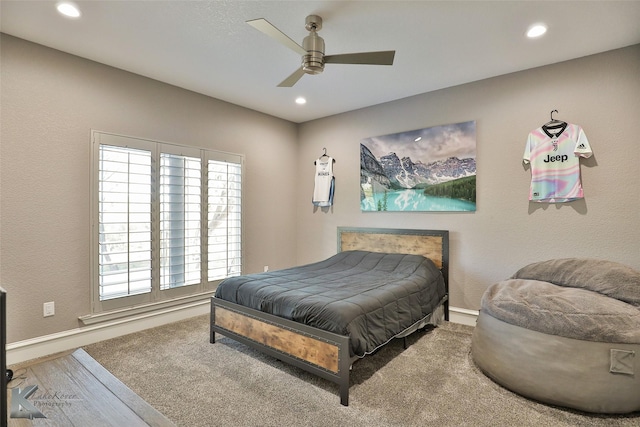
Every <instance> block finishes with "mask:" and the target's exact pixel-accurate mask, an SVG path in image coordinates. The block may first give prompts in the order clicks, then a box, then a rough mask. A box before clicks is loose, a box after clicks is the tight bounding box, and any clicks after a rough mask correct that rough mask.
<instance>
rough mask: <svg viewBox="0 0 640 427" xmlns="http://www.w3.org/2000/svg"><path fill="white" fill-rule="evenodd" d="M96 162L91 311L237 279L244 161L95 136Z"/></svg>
mask: <svg viewBox="0 0 640 427" xmlns="http://www.w3.org/2000/svg"><path fill="white" fill-rule="evenodd" d="M92 158H93V164H92V167H93V173H92V175H93V190H92V191H93V197H92V200H93V221H92V224H93V233H92V238H93V242H94V245H93V247H94V251H95V252H94V256H93V257H92V276H93V279H94V282H93V283H94V285H93V287H92V295H93V303H94V304H93V312H94V313H99V312H103V311H108V310H112V309H117V308H123V307H132V306H138V305H144V304H151V303H156V302H163V301H167V300H173V299H176V298H180V297H184V296H191V295H198V294H202V293H207V292H211V291H213V289H214V288H215V286H216V285H217V283H218V282H219V281H220V280H222V279H224V278H226V277H230V276H237V275H240V274H241V271H242V162H243V158H242V156H240V155H235V154H229V153H221V152H216V151H212V150H205V149H199V148H193V147H184V146H179V145H173V144H166V143H159V142H154V141H149V140H143V139H137V138H131V137H125V136H117V135H112V134H107V133H102V132H96V131H94V132H93V133H92Z"/></svg>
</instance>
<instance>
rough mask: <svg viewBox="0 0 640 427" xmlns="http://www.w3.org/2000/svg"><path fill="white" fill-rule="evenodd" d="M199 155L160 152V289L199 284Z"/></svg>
mask: <svg viewBox="0 0 640 427" xmlns="http://www.w3.org/2000/svg"><path fill="white" fill-rule="evenodd" d="M201 175H202V167H201V161H200V159H199V158H195V157H186V156H181V155H175V154H168V153H161V154H160V289H161V290H165V289H170V288H175V287H179V286H185V285H195V284H198V283H200V262H201V256H200V253H201V238H200V233H201V220H200V215H201V199H202V186H201Z"/></svg>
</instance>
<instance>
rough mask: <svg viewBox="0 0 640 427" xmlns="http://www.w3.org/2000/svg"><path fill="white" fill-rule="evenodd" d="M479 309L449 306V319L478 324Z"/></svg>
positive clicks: (471, 324) (465, 323) (467, 323)
mask: <svg viewBox="0 0 640 427" xmlns="http://www.w3.org/2000/svg"><path fill="white" fill-rule="evenodd" d="M478 315H479V312H478V310H468V309H466V308H458V307H449V321H450V322H453V323H461V324H463V325H468V326H473V327H475V326H476V320H478Z"/></svg>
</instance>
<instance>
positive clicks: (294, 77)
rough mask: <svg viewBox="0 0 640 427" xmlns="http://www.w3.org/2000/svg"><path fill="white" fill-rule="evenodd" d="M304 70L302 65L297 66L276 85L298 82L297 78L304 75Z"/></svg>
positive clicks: (286, 85) (281, 85) (284, 85)
mask: <svg viewBox="0 0 640 427" xmlns="http://www.w3.org/2000/svg"><path fill="white" fill-rule="evenodd" d="M304 74H305V73H304V70H303V69H302V67H300V68H298V69H297V70H295V71H294V72H293V74H291V75H290V76H289V77H287V78H286V79H284V80H283V81H282V83H280V84H279V85H278V87H292V86H293V85H294V84H296V83H298V80H300V78H302V76H304Z"/></svg>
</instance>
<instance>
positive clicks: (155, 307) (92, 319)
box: [78, 291, 214, 326]
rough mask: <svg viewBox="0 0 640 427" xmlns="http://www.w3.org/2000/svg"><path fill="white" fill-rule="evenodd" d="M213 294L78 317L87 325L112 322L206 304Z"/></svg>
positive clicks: (201, 294)
mask: <svg viewBox="0 0 640 427" xmlns="http://www.w3.org/2000/svg"><path fill="white" fill-rule="evenodd" d="M213 294H214V292H213V291H212V292H204V293H200V294H197V295H189V296H187V297H181V298H175V299H172V300H169V301H162V302H156V303H151V304H145V305H140V306H136V307H128V308H124V309H120V310H112V311H106V312H104V313H93V314H87V315H85V316H80V317H79V318H78V319H79V320H80V321H81V322H82V324H84V325H86V326H88V325H95V324H99V323H102V322H113V321H117V320H121V319H126V318H130V317H134V316H138V317H139V316H144V315H147V316H153V315H155V314H160V313H166V312H169V311H175V310H180V309H184V308H187V307H192V306H196V305H202V304H208V303H209V298H210V297H212V296H213Z"/></svg>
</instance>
